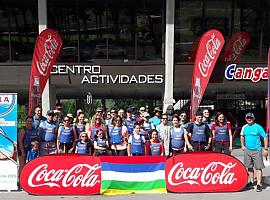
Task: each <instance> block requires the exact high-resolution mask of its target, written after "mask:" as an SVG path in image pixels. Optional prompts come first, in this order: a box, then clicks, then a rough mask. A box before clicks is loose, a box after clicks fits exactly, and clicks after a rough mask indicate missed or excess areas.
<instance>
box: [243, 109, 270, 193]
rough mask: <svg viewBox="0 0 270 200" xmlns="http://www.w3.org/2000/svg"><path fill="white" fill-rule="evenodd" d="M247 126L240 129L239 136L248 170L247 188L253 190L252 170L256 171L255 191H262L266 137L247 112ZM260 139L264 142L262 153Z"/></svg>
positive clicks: (266, 148)
mask: <svg viewBox="0 0 270 200" xmlns="http://www.w3.org/2000/svg"><path fill="white" fill-rule="evenodd" d="M245 119H246V122H247V124H246V125H244V126H243V127H242V130H241V133H240V136H241V148H242V150H243V151H244V164H245V166H246V168H248V179H249V183H248V184H247V188H248V189H250V188H253V184H254V170H253V167H254V168H255V169H256V177H257V186H256V191H257V192H261V191H262V185H261V180H262V169H263V168H264V164H263V156H267V155H268V140H267V135H266V133H265V131H264V129H263V128H262V126H260V125H259V124H257V123H255V116H254V114H253V113H251V112H249V113H247V114H246V117H245ZM261 138H263V141H264V149H263V151H262V143H261Z"/></svg>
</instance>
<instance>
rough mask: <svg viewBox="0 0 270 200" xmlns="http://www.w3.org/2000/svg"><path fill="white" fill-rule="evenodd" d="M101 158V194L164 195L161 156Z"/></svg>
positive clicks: (163, 166) (163, 172)
mask: <svg viewBox="0 0 270 200" xmlns="http://www.w3.org/2000/svg"><path fill="white" fill-rule="evenodd" d="M100 158H101V178H102V182H101V191H100V193H101V194H105V195H115V194H131V193H137V194H138V193H166V192H167V190H166V180H165V162H166V158H165V157H163V156H133V157H127V156H122V157H117V159H115V157H113V156H104V157H100Z"/></svg>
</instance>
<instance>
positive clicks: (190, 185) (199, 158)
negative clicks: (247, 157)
mask: <svg viewBox="0 0 270 200" xmlns="http://www.w3.org/2000/svg"><path fill="white" fill-rule="evenodd" d="M165 170H166V185H167V190H169V191H171V192H233V191H240V190H242V189H243V188H244V187H245V186H246V184H247V171H246V169H245V167H244V165H243V164H242V163H241V162H240V161H239V160H237V159H236V158H234V157H232V156H228V155H225V154H219V153H213V152H204V153H184V154H180V155H177V156H175V157H172V158H170V159H168V160H167V161H166V168H165Z"/></svg>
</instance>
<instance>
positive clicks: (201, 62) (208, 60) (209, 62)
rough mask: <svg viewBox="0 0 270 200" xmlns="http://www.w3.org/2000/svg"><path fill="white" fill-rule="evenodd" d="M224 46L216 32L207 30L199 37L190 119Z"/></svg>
mask: <svg viewBox="0 0 270 200" xmlns="http://www.w3.org/2000/svg"><path fill="white" fill-rule="evenodd" d="M223 45H224V38H223V35H222V34H221V33H220V32H219V31H217V30H209V31H207V32H206V33H205V34H203V36H202V37H201V40H200V42H199V46H198V49H197V54H196V60H195V63H194V71H193V77H192V88H191V100H190V119H191V120H193V119H194V115H195V113H196V111H197V110H198V108H199V105H200V103H201V100H202V97H203V94H204V92H205V89H206V87H207V84H208V82H209V79H210V77H211V74H212V71H213V69H214V66H215V64H216V61H217V59H218V56H219V54H220V52H221V49H222V47H223Z"/></svg>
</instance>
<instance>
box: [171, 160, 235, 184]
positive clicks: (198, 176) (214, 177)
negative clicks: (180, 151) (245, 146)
mask: <svg viewBox="0 0 270 200" xmlns="http://www.w3.org/2000/svg"><path fill="white" fill-rule="evenodd" d="M218 166H221V167H222V168H223V169H222V171H216V170H217V167H218ZM235 166H236V163H234V164H233V163H231V162H229V163H228V164H225V163H222V162H211V163H209V164H208V165H207V166H206V167H202V168H200V167H198V168H191V167H188V168H184V164H183V163H182V162H179V163H177V164H175V165H174V166H173V167H172V169H171V170H170V172H169V175H168V182H169V184H170V185H173V186H176V185H181V184H186V183H187V184H190V185H193V184H196V185H201V184H202V185H208V184H212V185H214V184H221V185H223V184H224V185H230V184H232V183H233V182H234V181H236V180H237V179H236V178H235V177H234V175H235V174H234V172H231V169H232V168H234V167H235Z"/></svg>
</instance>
